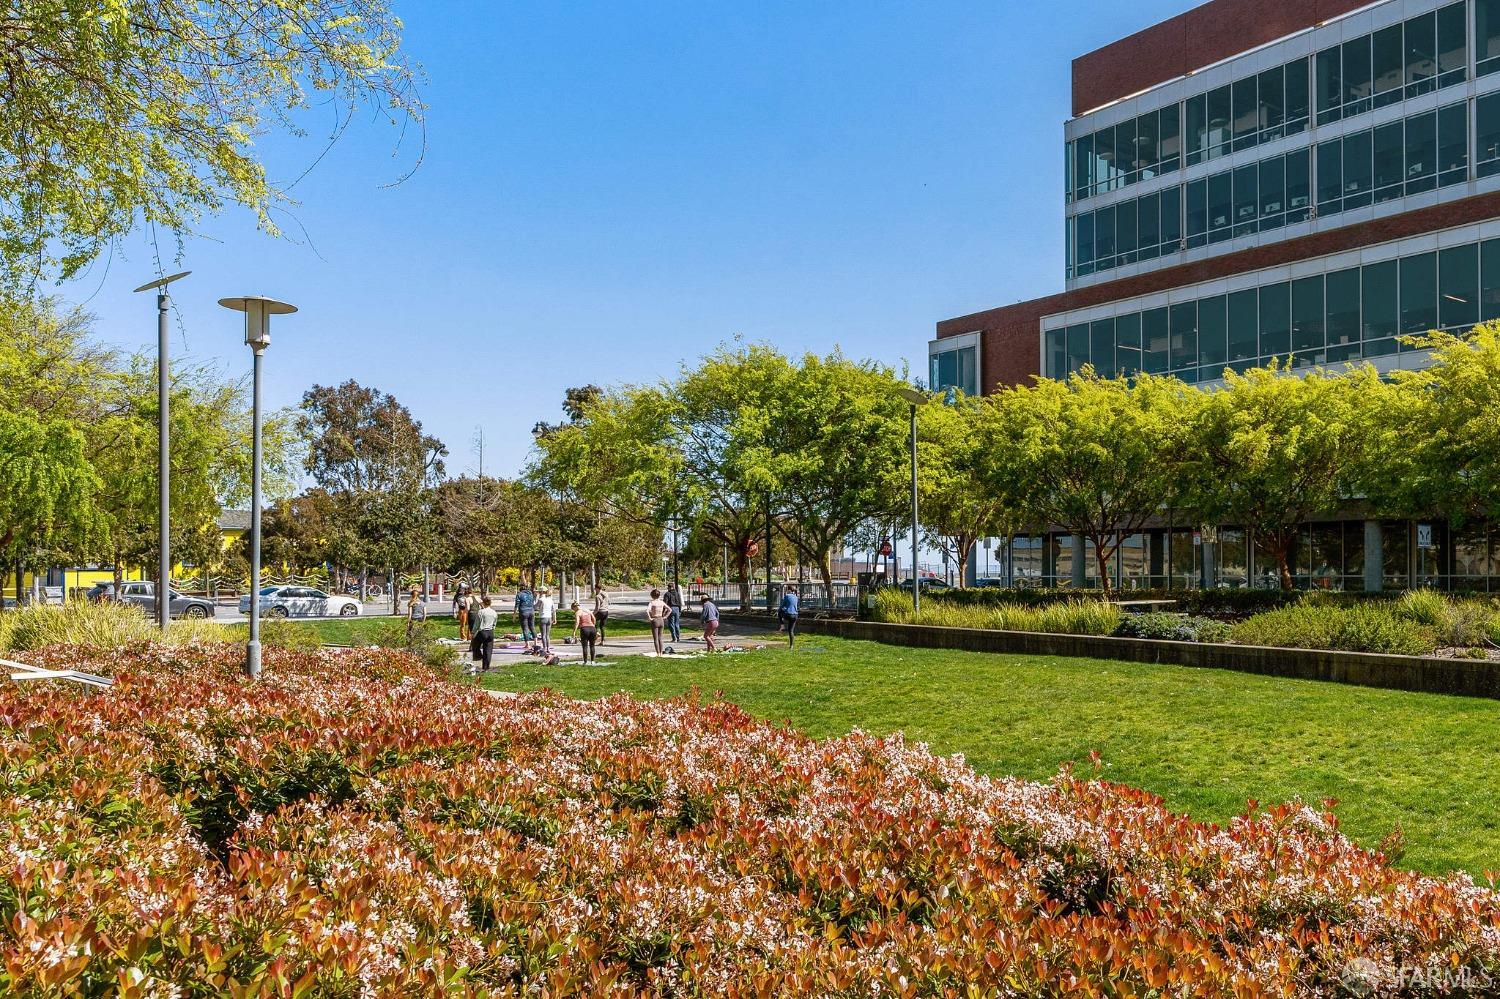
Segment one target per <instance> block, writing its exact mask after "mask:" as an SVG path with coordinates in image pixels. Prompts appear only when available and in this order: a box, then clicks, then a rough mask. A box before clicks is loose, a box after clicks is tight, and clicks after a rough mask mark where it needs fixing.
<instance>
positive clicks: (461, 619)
mask: <svg viewBox="0 0 1500 999" xmlns="http://www.w3.org/2000/svg"><path fill="white" fill-rule="evenodd" d="M453 619H454V620H455V621H457V622H458V639H459V641H461V642H467V641H468V640H469V638H470V637H471V636H470V634H469V588H468V587H467V586H459V587H457V588H455V589H454V591H453Z"/></svg>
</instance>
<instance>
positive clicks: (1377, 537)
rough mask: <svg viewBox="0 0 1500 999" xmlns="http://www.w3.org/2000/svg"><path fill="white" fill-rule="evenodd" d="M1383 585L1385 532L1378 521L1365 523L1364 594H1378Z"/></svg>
mask: <svg viewBox="0 0 1500 999" xmlns="http://www.w3.org/2000/svg"><path fill="white" fill-rule="evenodd" d="M1384 585H1385V531H1384V530H1383V529H1382V528H1381V526H1380V521H1378V520H1367V521H1365V592H1366V593H1379V592H1380V591H1381V589H1382V587H1383V586H1384Z"/></svg>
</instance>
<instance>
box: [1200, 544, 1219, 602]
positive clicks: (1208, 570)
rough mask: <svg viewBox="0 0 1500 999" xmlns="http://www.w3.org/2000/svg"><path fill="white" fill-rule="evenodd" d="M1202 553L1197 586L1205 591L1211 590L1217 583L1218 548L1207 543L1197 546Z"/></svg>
mask: <svg viewBox="0 0 1500 999" xmlns="http://www.w3.org/2000/svg"><path fill="white" fill-rule="evenodd" d="M1198 547H1199V548H1200V549H1201V551H1202V570H1203V571H1202V574H1201V575H1200V577H1199V580H1198V585H1200V586H1202V587H1203V588H1204V589H1205V590H1211V589H1213V588H1214V586H1216V585H1217V584H1218V581H1219V557H1218V556H1219V546H1218V545H1217V544H1214V543H1210V542H1208V541H1205V542H1203V544H1202V545H1200V546H1198Z"/></svg>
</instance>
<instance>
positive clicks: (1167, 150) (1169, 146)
mask: <svg viewBox="0 0 1500 999" xmlns="http://www.w3.org/2000/svg"><path fill="white" fill-rule="evenodd" d="M1177 115H1178V111H1177V105H1176V104H1173V105H1172V106H1171V107H1169V108H1162V109H1161V110H1160V111H1158V112H1157V113H1156V135H1157V151H1158V153H1159V154H1160V157H1161V172H1162V173H1171V172H1172V171H1173V170H1176V169H1178V168H1179V167H1180V166H1182V122H1181V120H1180V119H1179V118H1178V117H1177Z"/></svg>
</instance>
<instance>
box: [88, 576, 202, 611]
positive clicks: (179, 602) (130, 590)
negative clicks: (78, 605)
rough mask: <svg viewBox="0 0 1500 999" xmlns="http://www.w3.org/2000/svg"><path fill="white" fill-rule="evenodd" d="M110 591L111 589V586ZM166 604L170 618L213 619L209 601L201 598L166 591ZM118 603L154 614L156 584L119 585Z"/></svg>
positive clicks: (134, 583)
mask: <svg viewBox="0 0 1500 999" xmlns="http://www.w3.org/2000/svg"><path fill="white" fill-rule="evenodd" d="M111 589H113V587H112V586H111ZM167 597H168V603H167V613H168V615H169V616H170V617H172V618H181V617H194V618H203V617H213V616H214V605H213V602H212V601H210V600H205V599H203V598H202V597H190V596H188V595H186V594H184V593H178V592H177V591H176V590H168V591H167ZM118 599H119V601H120V603H122V604H129V605H130V606H132V607H135V608H138V609H139V610H141V611H144V612H145V613H146V614H148V615H155V614H156V584H155V583H150V582H144V581H134V582H129V583H121V584H120V596H119V598H118Z"/></svg>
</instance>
